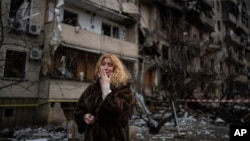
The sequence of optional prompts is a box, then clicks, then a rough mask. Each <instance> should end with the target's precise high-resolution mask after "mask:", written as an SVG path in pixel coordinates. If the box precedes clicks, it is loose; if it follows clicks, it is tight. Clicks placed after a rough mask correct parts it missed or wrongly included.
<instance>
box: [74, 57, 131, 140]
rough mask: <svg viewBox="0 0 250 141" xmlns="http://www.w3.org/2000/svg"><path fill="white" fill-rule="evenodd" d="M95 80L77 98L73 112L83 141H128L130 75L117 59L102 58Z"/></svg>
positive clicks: (97, 67) (98, 63) (97, 66)
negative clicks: (82, 134) (82, 135)
mask: <svg viewBox="0 0 250 141" xmlns="http://www.w3.org/2000/svg"><path fill="white" fill-rule="evenodd" d="M95 75H96V77H97V80H96V81H95V82H94V83H93V84H91V85H90V86H88V87H87V89H86V90H85V91H84V92H83V94H82V95H81V97H80V99H79V101H78V103H77V106H76V108H75V111H74V117H75V121H76V123H77V125H78V130H79V132H80V133H83V132H84V136H85V137H84V140H85V141H128V140H129V127H128V120H129V118H130V116H131V113H132V92H131V89H130V81H129V80H130V74H129V73H128V72H127V70H126V68H125V67H124V65H123V64H122V62H121V61H120V60H119V59H118V57H117V56H115V55H111V54H106V55H102V56H101V57H100V59H99V61H98V62H97V65H96V69H95Z"/></svg>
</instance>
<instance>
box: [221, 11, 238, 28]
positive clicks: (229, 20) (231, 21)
mask: <svg viewBox="0 0 250 141" xmlns="http://www.w3.org/2000/svg"><path fill="white" fill-rule="evenodd" d="M222 20H223V22H224V23H225V24H227V25H228V26H231V27H235V26H236V23H237V19H236V17H235V16H234V15H233V14H232V13H224V14H223V16H222Z"/></svg>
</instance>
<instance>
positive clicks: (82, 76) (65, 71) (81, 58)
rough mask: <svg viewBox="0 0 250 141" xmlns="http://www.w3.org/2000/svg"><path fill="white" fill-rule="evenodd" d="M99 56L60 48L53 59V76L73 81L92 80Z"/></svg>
mask: <svg viewBox="0 0 250 141" xmlns="http://www.w3.org/2000/svg"><path fill="white" fill-rule="evenodd" d="M98 58H99V55H97V54H94V53H89V52H85V51H79V50H77V49H72V48H67V47H63V46H60V47H59V48H58V49H57V50H56V52H55V57H54V71H53V76H54V77H57V78H66V79H73V80H81V81H82V80H93V79H94V71H93V70H95V65H96V63H97V61H98Z"/></svg>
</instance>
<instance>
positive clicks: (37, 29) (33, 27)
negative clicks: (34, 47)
mask: <svg viewBox="0 0 250 141" xmlns="http://www.w3.org/2000/svg"><path fill="white" fill-rule="evenodd" d="M28 32H29V33H30V34H32V35H39V34H40V33H41V26H39V25H37V24H35V23H30V24H29V26H28Z"/></svg>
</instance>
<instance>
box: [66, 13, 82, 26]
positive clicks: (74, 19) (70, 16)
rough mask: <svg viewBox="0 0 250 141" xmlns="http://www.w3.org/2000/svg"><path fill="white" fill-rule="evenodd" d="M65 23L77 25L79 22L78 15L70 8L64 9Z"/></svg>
mask: <svg viewBox="0 0 250 141" xmlns="http://www.w3.org/2000/svg"><path fill="white" fill-rule="evenodd" d="M63 23H65V24H68V25H72V26H76V25H77V24H78V15H77V14H76V13H73V12H71V11H68V10H64V14H63Z"/></svg>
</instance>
